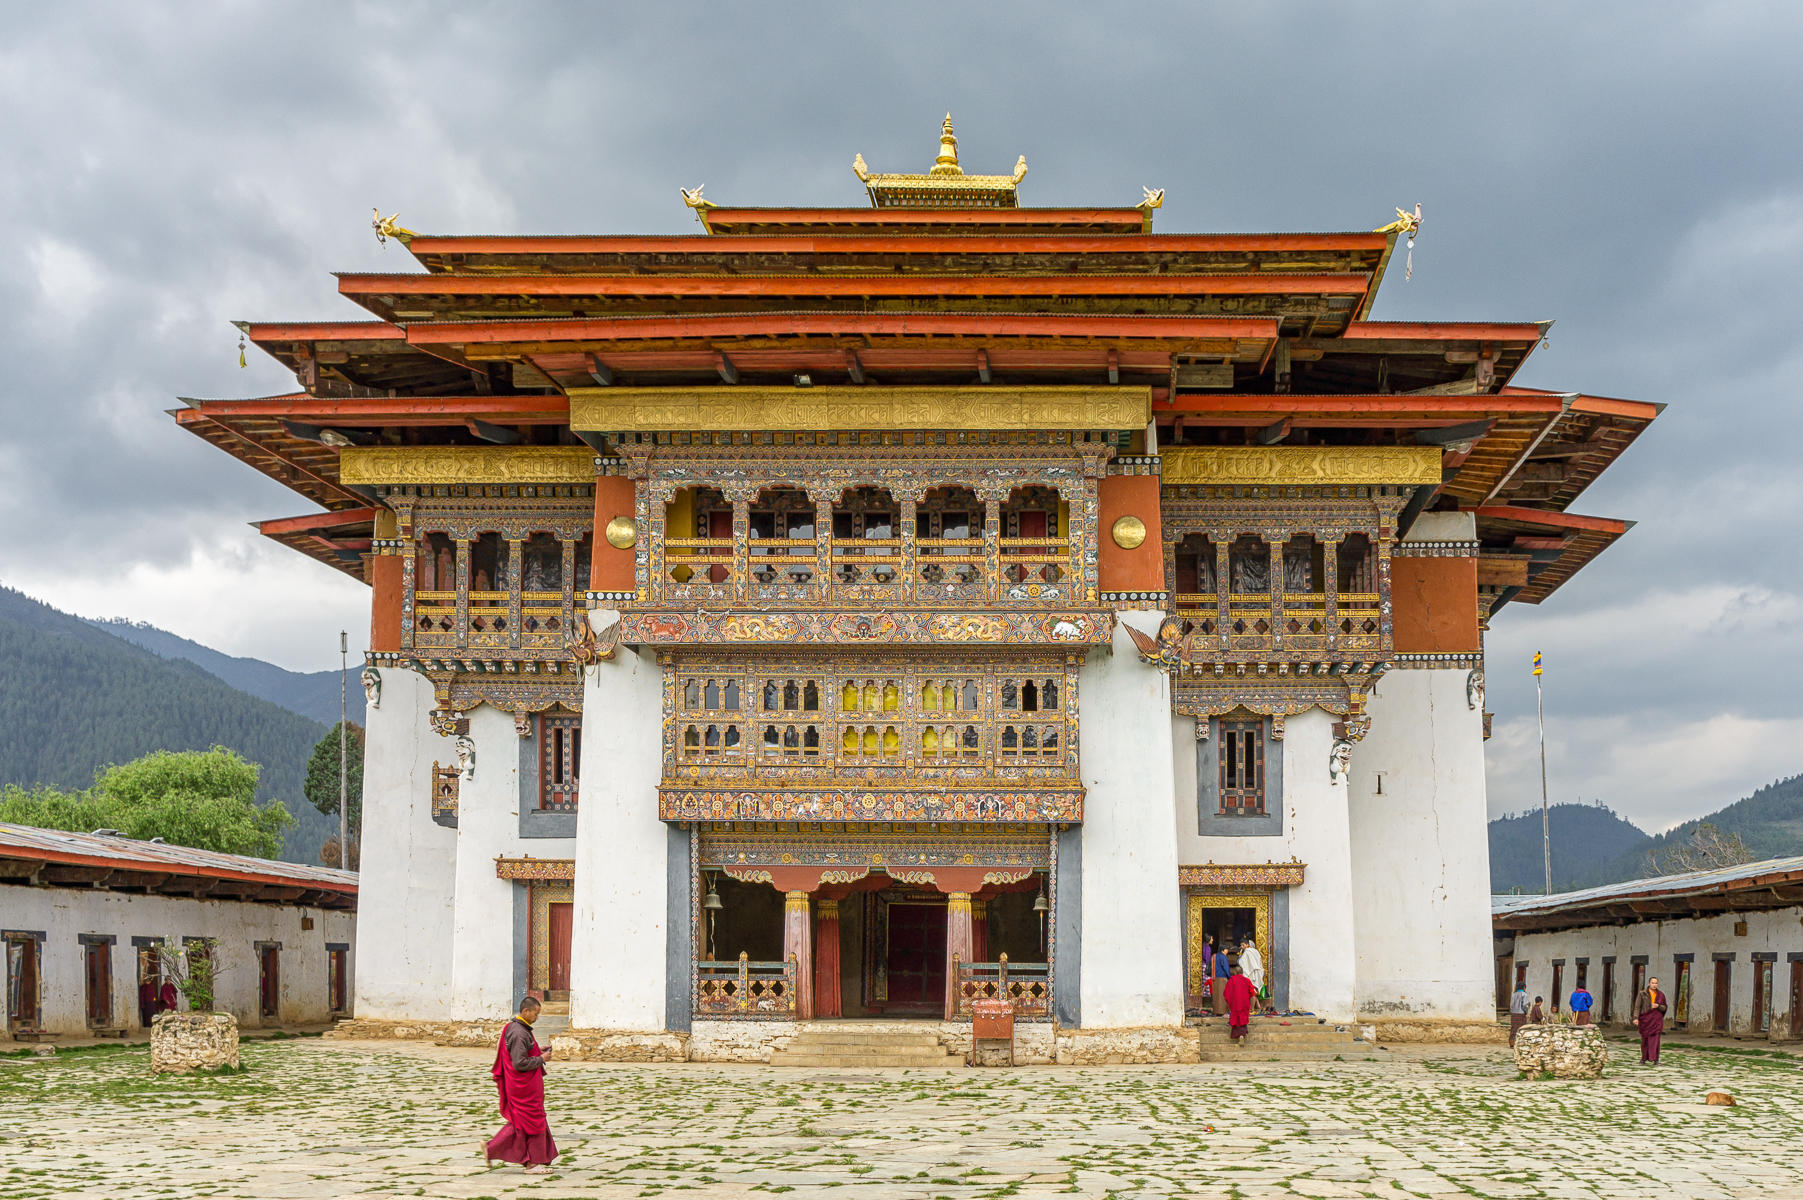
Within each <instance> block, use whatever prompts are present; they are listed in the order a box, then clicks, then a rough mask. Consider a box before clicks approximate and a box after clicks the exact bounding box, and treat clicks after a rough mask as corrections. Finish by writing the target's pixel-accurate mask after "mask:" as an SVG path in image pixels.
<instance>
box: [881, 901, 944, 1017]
mask: <svg viewBox="0 0 1803 1200" xmlns="http://www.w3.org/2000/svg"><path fill="white" fill-rule="evenodd" d="M876 901H877V903H878V904H879V905H880V906H881V907H882V909H883V914H882V917H881V919H880V920H879V921H877V922H875V923H873V928H875V929H878V930H881V932H882V934H883V941H882V943H881V944H880V945H876V946H872V947H871V949H872V951H873V952H874V957H875V958H876V959H877V960H878V962H879V963H880V969H879V970H878V971H876V972H875V976H876V980H877V981H878V986H879V987H880V988H881V992H882V994H881V997H880V999H876V1000H875V1001H874V1002H873V1003H869V1007H872V1008H875V1009H878V1010H879V1011H881V1012H884V1013H890V1014H894V1015H897V1016H901V1015H907V1016H930V1017H939V1016H941V1015H943V1013H944V1011H945V969H946V954H945V920H946V907H945V897H944V896H941V895H936V894H931V893H922V894H918V895H913V894H905V893H904V894H900V895H897V896H895V897H894V898H893V899H891V898H890V897H889V896H888V895H887V894H879V895H878V896H877V897H876Z"/></svg>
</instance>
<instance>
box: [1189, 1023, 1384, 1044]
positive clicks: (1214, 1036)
mask: <svg viewBox="0 0 1803 1200" xmlns="http://www.w3.org/2000/svg"><path fill="white" fill-rule="evenodd" d="M1246 1036H1247V1038H1249V1039H1250V1040H1252V1041H1255V1042H1284V1043H1291V1042H1293V1043H1295V1044H1296V1045H1299V1046H1300V1045H1307V1044H1311V1043H1317V1042H1326V1043H1333V1044H1335V1045H1338V1044H1340V1043H1342V1042H1352V1041H1356V1040H1358V1037H1357V1035H1356V1034H1353V1033H1349V1032H1348V1033H1337V1032H1335V1031H1334V1030H1332V1029H1324V1030H1315V1029H1283V1030H1275V1029H1260V1028H1258V1026H1256V1025H1254V1026H1253V1027H1252V1028H1251V1029H1249V1030H1247V1031H1246ZM1231 1037H1232V1035H1231V1034H1230V1033H1228V1032H1227V1030H1225V1029H1204V1030H1202V1031H1200V1033H1198V1034H1197V1040H1198V1041H1200V1042H1201V1043H1202V1044H1203V1045H1205V1046H1206V1045H1211V1044H1215V1043H1220V1042H1226V1041H1228V1040H1229V1039H1230V1038H1231Z"/></svg>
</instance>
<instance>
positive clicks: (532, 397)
mask: <svg viewBox="0 0 1803 1200" xmlns="http://www.w3.org/2000/svg"><path fill="white" fill-rule="evenodd" d="M189 403H190V404H192V405H193V406H194V407H193V408H191V409H177V410H176V420H177V421H180V422H182V423H183V424H189V423H191V422H193V421H197V420H203V419H206V418H209V417H271V418H280V417H294V418H298V419H302V420H310V419H317V420H321V421H328V422H329V421H335V420H336V421H353V420H356V421H381V420H385V419H389V418H394V419H399V418H403V417H443V418H444V419H445V420H446V421H449V422H450V423H452V424H456V423H459V422H461V421H462V420H464V419H465V418H466V417H481V418H485V419H486V418H500V419H501V420H503V421H505V420H508V419H511V418H515V417H518V418H522V419H524V418H527V417H568V416H569V415H570V401H569V398H568V397H566V396H563V395H561V394H558V393H552V392H541V393H526V394H522V395H517V396H394V397H381V396H378V397H362V396H310V395H308V394H307V393H305V392H299V393H296V394H294V395H288V396H268V397H264V398H262V399H256V400H192V401H189ZM186 414H192V415H191V416H190V415H186Z"/></svg>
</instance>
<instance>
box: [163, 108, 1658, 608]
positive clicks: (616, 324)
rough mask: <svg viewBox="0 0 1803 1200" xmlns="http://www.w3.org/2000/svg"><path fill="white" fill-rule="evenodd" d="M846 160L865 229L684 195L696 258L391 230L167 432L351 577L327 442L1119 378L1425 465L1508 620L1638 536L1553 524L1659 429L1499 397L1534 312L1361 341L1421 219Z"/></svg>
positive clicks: (1199, 407) (1240, 433)
mask: <svg viewBox="0 0 1803 1200" xmlns="http://www.w3.org/2000/svg"><path fill="white" fill-rule="evenodd" d="M855 169H856V171H857V173H858V176H859V178H860V180H862V181H863V182H864V184H865V185H866V187H867V189H868V191H869V195H870V199H871V202H872V203H871V207H869V208H863V209H848V208H732V207H728V206H722V205H717V204H715V203H713V202H711V201H708V200H706V199H705V198H704V197H702V195H701V194H700V190H699V189H696V190H695V191H694V192H685V193H684V195H685V199H686V200H687V202H688V203H689V205H690V206H691V207H692V208H693V209H695V211H696V214H697V216H698V218H699V219H700V221H701V223H702V226H703V232H701V233H699V234H695V235H688V236H661V235H660V236H640V235H604V236H547V237H518V236H478V237H464V236H439V235H427V234H413V233H410V232H408V231H406V230H402V229H399V228H398V227H395V226H393V224H392V221H390V222H385V223H382V229H383V231H384V232H388V233H392V234H393V235H394V236H395V237H396V238H398V239H399V240H400V241H402V242H403V243H404V244H405V245H406V248H407V249H408V250H409V251H410V252H411V253H412V254H413V257H414V258H415V259H416V260H417V262H418V263H419V264H420V265H421V266H422V267H423V268H424V270H423V272H421V271H415V272H407V273H396V274H347V275H340V276H339V277H338V290H339V293H340V294H341V295H343V296H346V297H348V298H349V299H350V300H351V301H353V302H354V303H356V304H357V305H359V306H361V307H362V308H363V309H365V310H366V311H367V312H368V313H369V314H370V319H366V320H358V321H339V322H331V321H328V322H296V323H259V322H251V323H246V324H244V325H242V329H243V330H244V333H245V335H246V337H247V338H248V339H249V340H250V341H251V342H253V343H255V344H256V345H257V346H259V347H261V348H262V349H263V350H265V351H267V352H268V353H270V354H272V355H274V356H275V357H276V358H277V359H279V360H280V361H281V362H282V363H283V364H284V365H286V366H288V367H289V368H290V369H291V370H293V371H294V373H295V376H296V379H297V381H298V384H299V390H298V391H296V392H293V393H289V394H285V395H281V396H272V397H264V398H260V399H251V400H192V401H189V402H188V407H186V408H183V409H179V410H176V412H175V414H174V415H175V417H176V419H177V421H179V422H180V423H181V424H182V425H184V426H185V427H187V428H188V429H190V430H192V431H193V432H195V433H197V434H199V435H200V436H202V437H204V438H206V439H207V440H209V441H211V442H213V443H214V444H216V445H218V446H220V447H221V448H223V449H225V450H227V451H228V452H229V453H232V454H234V455H236V456H237V457H239V458H241V459H243V460H244V461H245V462H247V463H249V464H250V465H252V466H254V467H256V468H257V469H258V470H260V471H263V472H264V473H265V474H268V475H270V476H271V477H273V478H275V479H277V480H280V481H281V482H283V483H285V484H287V485H289V486H290V487H292V488H293V489H294V490H296V491H298V492H300V493H301V494H302V495H304V496H306V497H307V498H308V499H309V500H311V501H313V502H314V503H316V504H318V505H319V506H320V507H322V508H324V509H326V510H327V511H326V512H323V513H318V514H314V515H310V516H302V517H294V518H288V519H285V520H277V521H268V522H264V523H263V524H262V526H261V528H262V529H263V531H264V532H265V533H267V534H269V535H270V536H272V537H275V538H277V539H278V540H281V541H283V542H285V543H287V544H289V545H291V546H294V547H295V548H297V549H299V550H301V551H303V552H304V553H307V554H310V555H312V556H313V557H315V558H318V559H320V560H321V561H323V562H326V563H328V564H330V565H333V566H336V567H338V568H340V569H341V570H345V571H347V572H349V573H351V574H356V575H360V574H361V556H362V554H363V553H364V552H365V551H366V550H367V549H368V545H369V539H370V537H371V528H372V522H373V519H374V515H375V510H374V508H373V506H372V502H371V500H370V498H369V497H367V496H366V495H365V494H363V493H362V492H360V491H359V490H357V489H356V488H354V487H352V486H348V485H347V484H345V483H343V482H341V480H340V478H339V474H338V457H339V455H338V452H339V449H340V448H341V447H343V446H346V445H377V444H391V445H440V444H442V445H478V444H516V445H518V444H530V445H546V444H565V445H574V444H578V442H579V440H580V441H589V442H590V443H591V444H597V443H604V442H605V438H604V437H602V436H601V435H597V434H595V433H593V432H588V431H584V432H582V433H576V432H572V430H571V428H570V404H571V398H572V397H573V396H574V397H577V398H578V399H582V398H584V397H592V396H595V395H598V394H601V393H602V392H603V391H604V390H605V389H610V388H611V389H630V390H634V391H635V392H636V390H637V389H676V390H681V389H687V390H689V391H693V390H694V389H696V388H700V387H707V388H721V387H728V388H730V387H746V386H755V385H764V386H776V387H782V388H806V387H812V388H816V389H832V390H833V392H834V394H838V393H839V391H840V390H841V389H856V388H864V387H869V386H871V385H890V386H892V387H893V386H896V385H938V386H939V387H945V386H956V387H969V388H973V389H979V388H985V387H996V386H1003V387H1005V386H1011V385H1015V386H1018V385H1051V386H1061V385H1062V386H1088V387H1094V386H1096V385H1103V384H1133V385H1141V386H1144V387H1148V388H1149V389H1150V390H1151V394H1152V410H1153V414H1154V419H1155V423H1156V441H1157V444H1158V445H1160V446H1169V445H1278V444H1282V445H1314V444H1338V445H1344V444H1357V445H1408V446H1419V445H1424V444H1426V445H1438V446H1441V447H1443V448H1444V451H1445V456H1444V468H1445V469H1444V480H1443V482H1442V483H1441V484H1440V485H1439V487H1438V488H1437V489H1435V488H1424V489H1422V491H1421V493H1420V494H1419V495H1418V496H1417V497H1416V502H1415V503H1414V504H1413V505H1411V508H1410V510H1409V512H1408V513H1407V514H1405V519H1412V518H1413V517H1414V515H1415V514H1417V513H1419V512H1420V511H1423V510H1424V509H1425V508H1428V507H1439V508H1452V507H1457V508H1461V509H1469V510H1473V511H1475V513H1476V514H1477V519H1478V528H1479V534H1480V538H1481V539H1482V542H1483V546H1484V559H1483V564H1482V568H1481V573H1480V585H1481V586H1483V587H1484V588H1485V590H1486V591H1487V593H1488V595H1489V597H1490V600H1491V603H1492V605H1493V606H1494V605H1498V604H1501V603H1505V602H1507V601H1508V600H1509V599H1512V598H1519V599H1522V600H1526V601H1528V602H1530V603H1536V602H1538V601H1540V600H1542V599H1544V598H1545V597H1546V596H1547V595H1549V594H1550V593H1551V592H1552V591H1553V590H1554V589H1555V588H1557V587H1558V586H1559V584H1561V583H1563V582H1564V581H1565V580H1566V579H1567V578H1569V577H1570V576H1571V574H1572V573H1573V572H1574V571H1576V570H1577V569H1578V568H1580V567H1582V566H1583V565H1584V564H1585V563H1586V562H1588V561H1589V560H1590V559H1591V558H1593V557H1594V556H1595V555H1596V554H1597V553H1599V552H1600V551H1601V550H1602V549H1603V548H1605V547H1606V546H1608V545H1609V544H1610V543H1611V542H1612V541H1614V539H1615V538H1617V537H1619V536H1620V535H1621V534H1622V533H1623V532H1625V531H1626V529H1627V528H1628V523H1627V522H1623V521H1617V520H1611V519H1606V518H1599V517H1585V516H1577V515H1573V514H1571V513H1568V512H1567V511H1566V509H1567V507H1568V506H1569V505H1570V504H1571V503H1573V502H1574V501H1575V500H1576V499H1577V498H1578V495H1579V493H1581V492H1582V491H1583V489H1584V488H1585V487H1587V486H1588V485H1589V483H1590V482H1591V481H1592V480H1593V479H1595V478H1596V476H1597V475H1598V474H1599V473H1600V472H1601V471H1602V470H1603V469H1604V468H1605V467H1607V466H1608V465H1609V464H1610V463H1612V462H1613V461H1614V460H1615V458H1616V456H1617V455H1619V454H1620V453H1621V452H1622V450H1624V449H1625V448H1626V447H1627V446H1628V444H1629V443H1631V442H1632V441H1633V440H1634V439H1635V437H1637V436H1638V435H1639V433H1640V431H1641V430H1642V429H1644V428H1645V427H1646V425H1647V424H1648V423H1649V422H1650V421H1651V420H1652V419H1653V418H1654V417H1655V416H1656V415H1657V413H1658V411H1659V407H1658V406H1656V405H1651V404H1643V403H1638V402H1635V401H1627V400H1615V399H1608V398H1604V397H1597V396H1590V395H1584V394H1579V393H1571V392H1564V393H1562V392H1549V391H1542V390H1537V389H1531V388H1525V387H1520V386H1516V385H1515V383H1514V379H1515V377H1516V375H1517V373H1518V372H1519V370H1520V369H1521V366H1522V364H1523V362H1524V361H1525V360H1526V358H1527V356H1528V355H1529V354H1531V353H1532V352H1533V350H1534V348H1535V347H1536V346H1537V345H1538V344H1539V343H1540V341H1541V339H1542V338H1543V337H1544V336H1545V334H1546V330H1547V326H1548V323H1546V322H1533V321H1529V322H1509V321H1499V322H1399V321H1372V320H1370V319H1369V316H1370V313H1371V308H1372V304H1373V302H1374V300H1375V298H1376V294H1377V289H1378V286H1379V284H1380V283H1381V281H1382V280H1383V277H1384V274H1385V271H1386V268H1387V267H1388V266H1389V263H1390V258H1391V255H1392V252H1393V251H1394V250H1395V248H1396V242H1397V238H1398V237H1399V236H1401V235H1402V234H1403V233H1404V232H1409V231H1410V229H1409V227H1408V226H1407V224H1406V223H1399V224H1398V225H1396V226H1390V227H1386V228H1385V229H1383V230H1379V231H1377V232H1369V233H1289V234H1155V233H1153V232H1152V229H1151V227H1152V219H1153V215H1154V212H1155V210H1156V209H1157V207H1158V206H1159V204H1160V203H1161V202H1162V199H1163V197H1162V193H1154V192H1148V193H1147V194H1146V197H1145V199H1144V201H1143V202H1142V203H1140V204H1138V205H1134V206H1131V207H1112V208H1081V209H1073V208H1022V207H1019V206H1018V204H1017V188H1018V186H1019V185H1020V183H1021V180H1022V178H1023V176H1024V175H1025V173H1026V162H1025V159H1024V158H1023V159H1021V160H1020V162H1018V163H1017V164H1016V167H1015V169H1014V171H1013V172H1012V173H1010V174H1007V175H966V174H964V173H963V170H962V168H961V167H960V165H959V162H958V153H957V141H956V137H955V135H954V134H953V131H952V126H951V122H950V118H949V117H948V118H947V121H946V123H945V125H944V127H943V130H942V135H941V143H940V153H939V155H938V158H937V160H936V162H935V165H934V167H933V168H932V170H931V171H929V172H927V173H925V174H920V175H882V174H875V173H872V172H870V171H869V170H868V168H867V167H866V166H865V165H864V162H863V159H862V157H861V156H860V157H859V159H858V160H857V164H856V168H855ZM822 394H824V393H822ZM1120 432H1121V433H1122V435H1123V437H1124V438H1125V437H1131V436H1139V437H1143V434H1144V431H1143V430H1122V431H1120Z"/></svg>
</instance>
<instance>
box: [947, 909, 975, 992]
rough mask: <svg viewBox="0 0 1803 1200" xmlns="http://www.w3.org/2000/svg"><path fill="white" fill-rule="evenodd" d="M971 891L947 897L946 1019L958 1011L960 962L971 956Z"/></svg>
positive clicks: (968, 959)
mask: <svg viewBox="0 0 1803 1200" xmlns="http://www.w3.org/2000/svg"><path fill="white" fill-rule="evenodd" d="M970 952H971V944H970V893H969V892H952V893H951V894H949V895H948V896H946V898H945V1019H946V1020H948V1021H950V1020H952V1019H953V1018H954V1017H955V1016H956V1015H957V1012H958V966H957V965H958V964H959V963H967V962H971V961H973V960H972V959H971V956H970Z"/></svg>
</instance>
